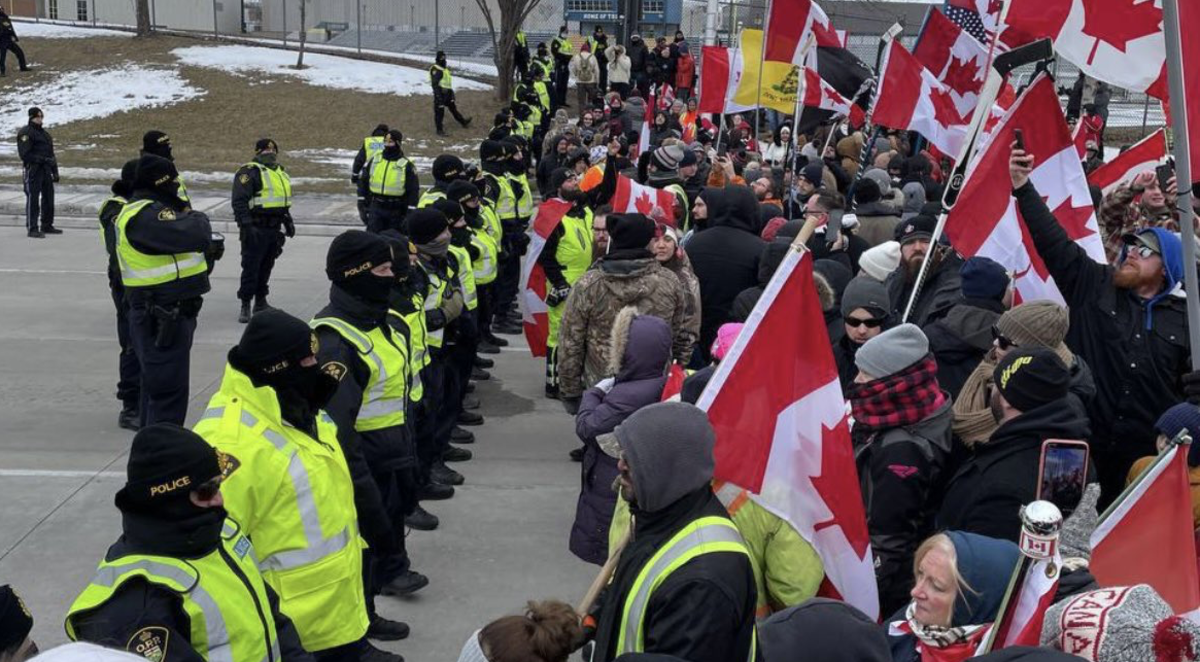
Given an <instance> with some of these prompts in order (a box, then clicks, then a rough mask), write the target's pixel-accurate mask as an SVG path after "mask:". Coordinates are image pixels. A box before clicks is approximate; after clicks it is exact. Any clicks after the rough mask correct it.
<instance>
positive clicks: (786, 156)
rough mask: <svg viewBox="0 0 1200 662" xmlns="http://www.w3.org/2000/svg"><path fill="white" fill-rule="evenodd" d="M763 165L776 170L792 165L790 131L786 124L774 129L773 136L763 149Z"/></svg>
mask: <svg viewBox="0 0 1200 662" xmlns="http://www.w3.org/2000/svg"><path fill="white" fill-rule="evenodd" d="M762 157H763V163H765V164H767V165H769V166H773V167H776V168H789V167H791V165H792V129H791V127H789V126H788V125H786V124H780V125H779V128H777V129H775V135H774V136H773V137H772V138H771V142H770V144H768V145H767V146H766V148H765V149H763V155H762Z"/></svg>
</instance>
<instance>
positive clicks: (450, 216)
mask: <svg viewBox="0 0 1200 662" xmlns="http://www.w3.org/2000/svg"><path fill="white" fill-rule="evenodd" d="M429 206H430V208H432V209H436V210H438V211H440V212H442V215H443V216H445V217H446V223H447V225H454V223H455V222H457V221H460V220H462V217H463V208H462V205H460V204H458V203H457V202H455V201H453V200H451V199H449V198H442V199H441V200H435V201H434V203H433V204H432V205H429ZM434 236H435V237H436V236H437V235H434ZM422 243H424V242H422Z"/></svg>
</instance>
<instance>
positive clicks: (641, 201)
mask: <svg viewBox="0 0 1200 662" xmlns="http://www.w3.org/2000/svg"><path fill="white" fill-rule="evenodd" d="M633 206H634V207H635V208H636V209H637V210H638V213H639V214H642V215H644V216H650V212H652V211H654V201H653V200H651V199H650V194H649V193H647V192H646V191H642V194H641V195H639V196H638V197H637V198H635V199H634V201H633Z"/></svg>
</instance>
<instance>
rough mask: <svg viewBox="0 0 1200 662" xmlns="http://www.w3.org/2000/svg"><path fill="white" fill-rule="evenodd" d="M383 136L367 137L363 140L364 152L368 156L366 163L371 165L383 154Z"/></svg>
mask: <svg viewBox="0 0 1200 662" xmlns="http://www.w3.org/2000/svg"><path fill="white" fill-rule="evenodd" d="M383 142H384V137H383V136H367V137H366V138H363V152H364V153H365V154H366V155H367V158H366V159H365V160H364V161H363V162H364V163H370V162H371V161H372V160H374V159H377V158H379V157H380V155H382V154H383Z"/></svg>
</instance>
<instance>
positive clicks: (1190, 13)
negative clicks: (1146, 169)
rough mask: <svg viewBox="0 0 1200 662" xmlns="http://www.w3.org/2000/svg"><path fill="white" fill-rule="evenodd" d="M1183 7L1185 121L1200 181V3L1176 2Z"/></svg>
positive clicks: (1194, 175) (1194, 172) (1196, 177)
mask: <svg viewBox="0 0 1200 662" xmlns="http://www.w3.org/2000/svg"><path fill="white" fill-rule="evenodd" d="M1176 4H1177V6H1178V8H1179V25H1180V26H1187V28H1185V29H1181V30H1180V34H1181V36H1182V38H1181V39H1180V40H1179V41H1180V51H1181V52H1180V60H1181V62H1180V70H1181V71H1182V72H1183V89H1184V92H1186V94H1184V98H1185V99H1187V117H1186V118H1185V124H1186V126H1187V128H1188V144H1189V146H1190V147H1191V151H1192V153H1191V155H1190V158H1188V163H1190V164H1191V166H1192V181H1193V182H1200V40H1198V39H1196V35H1195V34H1193V31H1194V30H1195V27H1196V26H1197V25H1200V5H1198V4H1197V3H1196V2H1195V1H1194V0H1192V1H1188V2H1179V3H1176Z"/></svg>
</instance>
